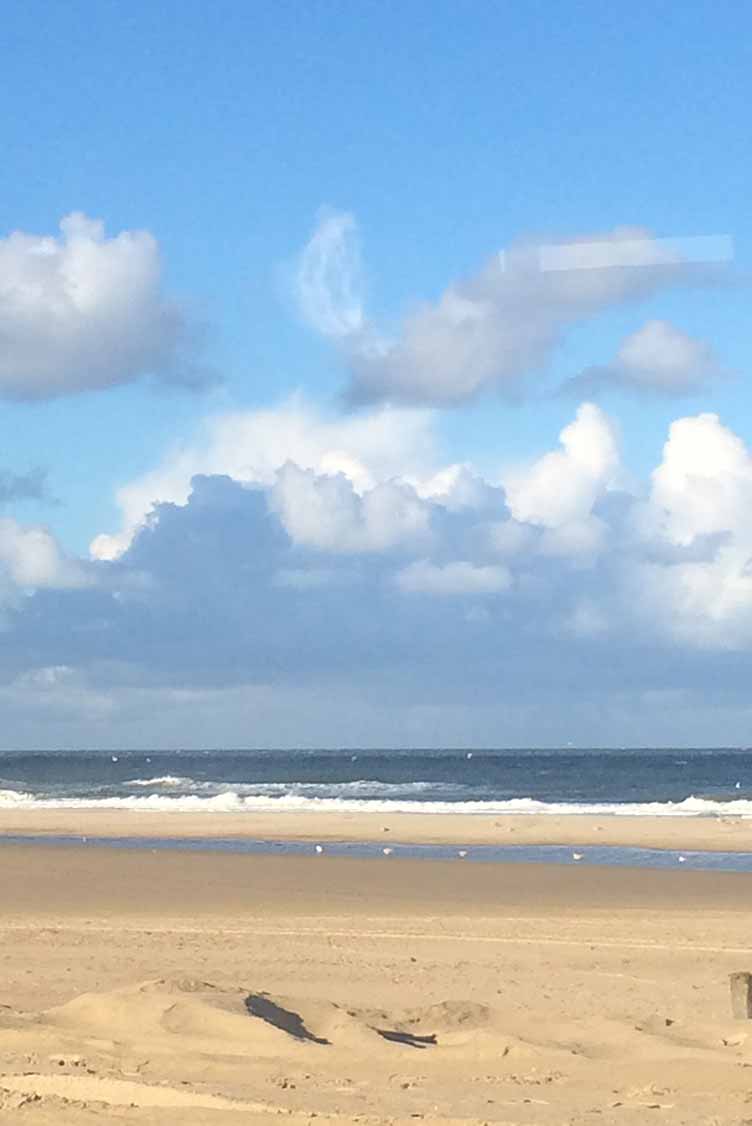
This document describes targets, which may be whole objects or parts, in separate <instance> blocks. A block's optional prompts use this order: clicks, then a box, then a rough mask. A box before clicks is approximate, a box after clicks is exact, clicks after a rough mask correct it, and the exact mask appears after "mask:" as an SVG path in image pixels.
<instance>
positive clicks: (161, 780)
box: [123, 774, 197, 789]
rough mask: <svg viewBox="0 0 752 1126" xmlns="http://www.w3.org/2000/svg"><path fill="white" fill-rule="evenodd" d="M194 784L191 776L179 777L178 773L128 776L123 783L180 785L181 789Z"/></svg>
mask: <svg viewBox="0 0 752 1126" xmlns="http://www.w3.org/2000/svg"><path fill="white" fill-rule="evenodd" d="M196 784H197V783H196V782H195V781H194V780H193V778H181V777H180V775H178V774H162V775H160V776H159V777H158V778H130V779H129V780H128V781H127V782H124V783H123V785H125V786H142V787H144V788H146V787H147V786H163V787H165V788H169V787H178V786H180V787H181V788H182V789H185V788H190V787H192V786H196Z"/></svg>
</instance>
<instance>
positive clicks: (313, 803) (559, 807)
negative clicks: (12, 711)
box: [0, 783, 752, 818]
mask: <svg viewBox="0 0 752 1126" xmlns="http://www.w3.org/2000/svg"><path fill="white" fill-rule="evenodd" d="M348 784H349V783H348ZM3 809H6V810H8V809H60V810H66V809H76V810H80V809H110V810H133V811H134V812H146V813H148V812H155V813H207V814H209V813H248V814H252V813H268V812H280V813H285V812H289V813H300V812H305V811H318V812H322V813H382V814H388V813H422V814H430V813H454V814H476V815H477V814H486V815H497V816H504V815H507V814H512V815H520V816H530V815H534V814H539V815H560V816H571V815H575V814H592V815H597V816H609V815H614V816H620V817H742V818H750V817H752V801H748V800H745V799H736V800H728V801H720V800H719V801H716V800H713V799H711V798H700V797H694V796H691V797H688V798H685V799H684V800H682V801H678V802H634V803H630V802H542V801H538V800H536V799H534V798H513V799H510V800H508V801H410V800H400V799H393V800H384V799H383V798H382V799H378V798H377V799H368V798H342V797H310V796H305V795H302V794H290V793H287V794H282V795H279V796H276V797H275V796H272V795H270V794H258V793H257V794H253V795H243V794H239V793H237V792H236V791H235V790H230V791H228V792H226V793H221V794H215V795H213V796H211V797H201V796H200V795H198V794H189V795H184V796H180V797H170V796H168V795H164V794H149V795H145V796H143V797H140V796H139V797H136V796H131V797H108V798H93V797H92V798H64V797H58V798H50V797H43V796H37V795H35V794H30V793H27V792H23V791H17V790H0V811H2V810H3Z"/></svg>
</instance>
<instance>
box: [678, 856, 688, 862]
mask: <svg viewBox="0 0 752 1126" xmlns="http://www.w3.org/2000/svg"><path fill="white" fill-rule="evenodd" d="M677 860H678V861H679V863H680V864H686V863H687V858H686V856H677Z"/></svg>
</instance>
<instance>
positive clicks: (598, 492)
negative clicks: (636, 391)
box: [504, 403, 620, 528]
mask: <svg viewBox="0 0 752 1126" xmlns="http://www.w3.org/2000/svg"><path fill="white" fill-rule="evenodd" d="M559 439H560V442H561V449H559V450H552V451H551V452H550V453H547V454H545V455H544V456H543V457H541V458H540V459H539V460H538V461H536V462H534V463H533V464H532V465H531V466H529V467H527V468H525V469H523V470H521V471H518V472H517V473H511V474H509V475H508V476H507V478H506V479H505V481H504V486H505V489H506V495H507V503H508V505H509V509H510V511H511V513H512V516H513V517H514V518H515V519H516V520H518V521H520V522H522V523H526V524H538V525H542V526H543V527H546V528H560V527H562V526H563V525H567V524H572V523H580V522H581V521H583V520H586V519H587V518H588V517H589V516H590V514H591V512H592V510H593V506H594V504H595V502H596V501H597V500H598V498H599V497H600V496H602V495H603V494H604V493H605V492H606V490H607V489H608V488H609V486H611V485H613V484H614V483H615V481H616V479H617V476H618V473H619V470H620V457H619V443H618V437H617V433H616V428H615V426H614V424H613V422H612V421H611V419H609V417H608V416H607V415H606V414H605V413H604V412H603V411H602V410H601V409H600V408H599V407H597V406H595V404H593V403H584V404H583V405H582V406H581V407H579V409H578V411H577V415H576V418H575V420H574V422H571V423H570V424H569V425H568V426H566V427H565V428H564V429H563V430H562V432H561V434H560V436H559Z"/></svg>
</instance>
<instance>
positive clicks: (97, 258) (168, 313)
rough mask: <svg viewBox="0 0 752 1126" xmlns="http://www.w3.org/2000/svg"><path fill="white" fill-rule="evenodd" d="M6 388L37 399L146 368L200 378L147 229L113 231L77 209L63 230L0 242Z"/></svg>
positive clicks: (2, 381)
mask: <svg viewBox="0 0 752 1126" xmlns="http://www.w3.org/2000/svg"><path fill="white" fill-rule="evenodd" d="M0 341H2V348H0V395H4V396H7V397H11V398H21V399H34V398H47V397H51V396H56V395H68V394H72V393H74V392H79V391H87V390H92V389H95V388H102V387H109V386H112V385H113V384H118V383H125V382H128V381H130V380H133V379H137V378H138V377H139V376H143V375H162V376H168V377H171V378H176V379H184V380H186V381H195V379H196V374H197V369H196V368H195V367H194V366H192V365H191V363H190V361H189V360H188V358H187V355H186V354H185V353H184V349H185V348H186V347H187V344H188V339H187V332H186V324H185V322H184V319H183V316H182V314H181V312H180V310H179V308H178V307H177V305H175V304H174V303H173V302H170V301H169V300H167V299H166V298H165V297H164V296H163V294H162V291H161V284H160V260H159V248H158V246H157V243H156V241H155V239H154V237H153V236H152V235H151V234H149V232H148V231H122V232H121V233H120V234H118V235H116V236H115V237H113V238H107V237H106V236H105V233H104V226H103V224H102V223H101V222H99V221H98V220H94V219H88V218H87V217H86V216H84V215H81V214H79V213H74V214H71V215H68V216H67V217H66V218H64V219H63V220H62V222H61V223H60V235H59V237H57V238H55V237H51V236H44V235H32V234H25V233H23V232H21V231H15V232H13V233H12V234H10V235H8V236H7V237H6V238H3V239H0Z"/></svg>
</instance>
